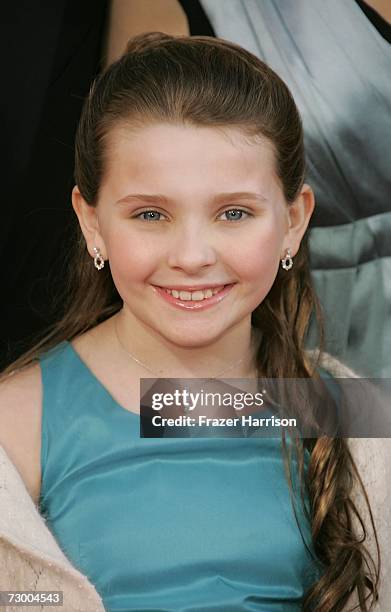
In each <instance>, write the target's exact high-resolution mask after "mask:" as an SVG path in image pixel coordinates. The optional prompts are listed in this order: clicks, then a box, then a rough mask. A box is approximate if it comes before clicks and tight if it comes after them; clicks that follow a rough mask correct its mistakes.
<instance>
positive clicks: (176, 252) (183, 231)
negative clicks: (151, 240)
mask: <svg viewBox="0 0 391 612" xmlns="http://www.w3.org/2000/svg"><path fill="white" fill-rule="evenodd" d="M216 261H217V253H216V249H215V247H214V246H213V244H212V237H211V236H210V234H209V233H208V232H207V231H205V228H203V227H202V226H201V224H196V223H194V222H193V223H189V224H186V227H185V226H184V225H182V226H181V227H178V228H177V229H176V230H175V234H174V235H172V236H171V244H170V247H169V256H168V264H169V266H170V267H172V268H181V269H182V270H184V271H185V272H186V273H187V274H189V275H190V274H195V273H197V271H198V270H200V269H201V268H203V267H205V266H211V265H213V264H215V263H216Z"/></svg>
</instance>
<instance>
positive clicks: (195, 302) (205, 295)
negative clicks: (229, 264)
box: [152, 283, 235, 310]
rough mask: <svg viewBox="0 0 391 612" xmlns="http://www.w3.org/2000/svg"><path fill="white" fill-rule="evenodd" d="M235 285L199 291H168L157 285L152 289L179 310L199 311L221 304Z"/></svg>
mask: <svg viewBox="0 0 391 612" xmlns="http://www.w3.org/2000/svg"><path fill="white" fill-rule="evenodd" d="M234 285H235V283H230V284H229V285H220V286H219V287H213V289H212V288H210V289H206V290H199V289H198V290H197V291H184V290H181V291H178V290H175V289H166V288H165V287H159V286H157V285H152V287H153V288H154V289H155V291H157V293H158V294H159V295H160V296H161V297H162V298H163V299H164V300H165V301H166V302H168V303H171V304H172V305H174V306H177V307H179V308H185V309H191V310H194V309H195V310H198V309H203V308H206V307H209V306H213V305H214V304H218V303H220V302H221V300H223V299H224V298H225V297H226V296H227V295H228V293H229V292H230V290H231V289H232V287H233V286H234Z"/></svg>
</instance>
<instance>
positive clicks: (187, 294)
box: [160, 285, 227, 302]
mask: <svg viewBox="0 0 391 612" xmlns="http://www.w3.org/2000/svg"><path fill="white" fill-rule="evenodd" d="M226 286H227V285H220V286H218V287H213V288H208V289H196V290H193V291H189V290H188V289H181V290H178V289H168V288H166V287H160V289H162V290H163V291H165V292H166V293H168V295H172V297H174V298H176V299H180V300H185V301H192V302H201V301H202V300H205V299H207V298H211V297H212V296H214V295H216V293H220V291H222V290H223V289H224V287H226Z"/></svg>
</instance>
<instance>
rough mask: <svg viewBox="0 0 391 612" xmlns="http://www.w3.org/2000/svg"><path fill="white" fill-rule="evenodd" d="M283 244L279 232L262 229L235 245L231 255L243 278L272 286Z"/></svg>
mask: <svg viewBox="0 0 391 612" xmlns="http://www.w3.org/2000/svg"><path fill="white" fill-rule="evenodd" d="M281 244H282V237H281V235H280V233H279V232H277V231H274V232H270V231H269V232H267V231H262V229H261V230H259V231H257V232H254V233H253V235H252V236H248V237H247V239H246V240H245V241H243V242H242V243H241V244H240V245H239V244H237V245H234V246H233V247H232V251H231V257H232V261H233V262H235V261H236V267H237V268H238V272H239V273H240V276H241V278H242V280H243V281H247V282H249V283H253V282H257V283H260V285H262V286H263V285H265V284H266V285H269V286H271V284H272V282H273V281H274V278H275V277H276V274H277V271H278V266H279V261H280V251H281ZM270 283H271V284H270Z"/></svg>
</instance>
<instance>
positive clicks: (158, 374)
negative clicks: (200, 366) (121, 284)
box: [114, 317, 244, 380]
mask: <svg viewBox="0 0 391 612" xmlns="http://www.w3.org/2000/svg"><path fill="white" fill-rule="evenodd" d="M114 329H115V335H116V336H117V340H118V342H119V344H120V346H121V348H122V349H123V350H124V351H125V353H126V354H127V355H128V357H130V358H131V359H133V360H134V361H135V362H136V363H138V364H139V365H141V367H143V368H145V369H146V370H148V372H151V374H153V375H154V376H156V377H157V378H159V377H160V376H161V374H162V372H159V373H158V372H156V371H155V370H152V369H151V368H150V367H149V366H147V365H146V364H145V363H143V362H142V361H140V360H139V359H137V357H135V355H132V353H129V351H128V350H127V348H126V347H125V346H124V345H123V344H122V342H121V339H120V337H119V334H118V329H117V317H114ZM243 360H244V357H242V359H239V361H236V362H235V363H233V364H232V365H230V366H229V367H228V368H225V369H224V370H223V371H222V372H219V374H216V375H215V376H213V377H211V376H209V377H208V378H204V379H202V380H212V379H214V378H220V376H221V375H222V374H225V372H229V371H230V370H232V369H233V368H234V367H235V366H238V365H239V364H240V363H242V361H243ZM186 378H187V377H186Z"/></svg>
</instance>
